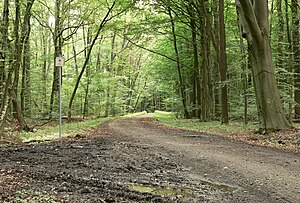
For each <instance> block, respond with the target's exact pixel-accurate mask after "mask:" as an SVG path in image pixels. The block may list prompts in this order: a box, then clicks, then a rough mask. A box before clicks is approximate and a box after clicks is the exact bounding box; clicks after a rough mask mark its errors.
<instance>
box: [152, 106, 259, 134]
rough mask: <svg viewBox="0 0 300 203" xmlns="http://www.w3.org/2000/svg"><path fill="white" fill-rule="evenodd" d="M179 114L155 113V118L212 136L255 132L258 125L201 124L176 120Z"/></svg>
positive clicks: (193, 121) (197, 121)
mask: <svg viewBox="0 0 300 203" xmlns="http://www.w3.org/2000/svg"><path fill="white" fill-rule="evenodd" d="M176 116H177V113H174V112H163V111H155V113H154V115H153V118H156V119H158V120H159V121H160V122H161V123H163V124H164V125H167V126H171V127H176V128H181V129H185V130H195V131H200V132H206V133H211V134H224V133H227V134H232V133H244V132H250V131H252V132H253V131H255V130H256V129H257V125H256V124H254V123H250V124H248V125H245V124H243V123H242V122H237V121H235V122H230V124H228V125H223V124H221V122H220V121H210V122H200V121H199V119H176Z"/></svg>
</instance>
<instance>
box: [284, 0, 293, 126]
mask: <svg viewBox="0 0 300 203" xmlns="http://www.w3.org/2000/svg"><path fill="white" fill-rule="evenodd" d="M289 13H290V12H289V4H288V0H285V24H286V36H287V40H288V45H287V52H288V53H287V55H288V57H287V58H288V67H289V68H288V71H289V72H291V73H292V72H293V64H292V63H293V54H292V50H293V49H292V46H293V45H292V37H291V29H290V18H289ZM289 83H290V84H294V78H292V77H289ZM289 95H290V97H291V98H293V97H294V90H293V87H292V86H291V87H290V88H289ZM293 111H294V107H293V102H289V121H290V122H292V119H293V117H294V116H293Z"/></svg>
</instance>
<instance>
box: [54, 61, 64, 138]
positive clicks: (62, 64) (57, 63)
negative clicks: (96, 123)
mask: <svg viewBox="0 0 300 203" xmlns="http://www.w3.org/2000/svg"><path fill="white" fill-rule="evenodd" d="M64 63H65V60H64V58H63V57H62V56H58V57H56V59H55V66H56V67H58V75H59V76H58V77H59V138H60V139H61V138H62V96H61V82H62V67H63V66H64Z"/></svg>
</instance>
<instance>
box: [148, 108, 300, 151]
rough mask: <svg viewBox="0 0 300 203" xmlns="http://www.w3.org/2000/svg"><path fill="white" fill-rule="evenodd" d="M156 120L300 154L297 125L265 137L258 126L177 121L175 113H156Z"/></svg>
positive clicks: (168, 124) (299, 137) (298, 128)
mask: <svg viewBox="0 0 300 203" xmlns="http://www.w3.org/2000/svg"><path fill="white" fill-rule="evenodd" d="M153 117H154V118H156V119H158V120H159V122H160V123H162V124H164V125H167V126H171V127H175V128H180V129H185V130H192V131H198V132H203V133H206V134H213V135H217V136H221V137H226V138H228V139H231V140H238V141H242V142H247V143H249V144H255V145H260V146H267V147H273V148H277V149H281V150H285V151H292V152H300V126H299V125H296V126H295V128H293V129H291V130H282V131H278V132H273V133H268V134H265V135H262V134H259V133H257V129H258V125H257V124H255V123H251V124H248V125H245V124H243V123H242V122H230V124H228V125H222V124H221V123H220V122H218V121H212V122H200V121H199V120H198V119H176V117H175V114H174V113H167V112H155V114H154V116H153Z"/></svg>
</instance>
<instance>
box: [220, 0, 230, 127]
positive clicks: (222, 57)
mask: <svg viewBox="0 0 300 203" xmlns="http://www.w3.org/2000/svg"><path fill="white" fill-rule="evenodd" d="M224 21H225V20H224V0H219V26H220V29H219V31H220V35H219V37H220V43H219V45H220V47H219V50H220V51H219V57H220V59H219V69H220V73H221V82H222V87H221V98H222V124H228V123H229V119H228V96H227V55H226V35H225V22H224Z"/></svg>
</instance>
